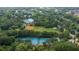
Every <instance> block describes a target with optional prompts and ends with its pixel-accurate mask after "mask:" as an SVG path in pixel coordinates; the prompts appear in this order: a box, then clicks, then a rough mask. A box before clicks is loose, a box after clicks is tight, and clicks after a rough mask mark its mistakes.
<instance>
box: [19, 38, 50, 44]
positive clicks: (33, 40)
mask: <svg viewBox="0 0 79 59" xmlns="http://www.w3.org/2000/svg"><path fill="white" fill-rule="evenodd" d="M48 39H49V38H38V37H19V38H18V40H22V41H31V43H32V44H33V45H37V44H39V45H41V44H43V43H46V44H47V43H48Z"/></svg>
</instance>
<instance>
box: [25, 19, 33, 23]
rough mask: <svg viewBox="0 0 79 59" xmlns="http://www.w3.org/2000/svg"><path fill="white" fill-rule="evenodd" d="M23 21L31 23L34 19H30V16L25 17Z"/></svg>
mask: <svg viewBox="0 0 79 59" xmlns="http://www.w3.org/2000/svg"><path fill="white" fill-rule="evenodd" d="M24 22H25V23H33V22H34V19H32V18H29V19H25V20H24Z"/></svg>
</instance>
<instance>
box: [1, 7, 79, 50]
mask: <svg viewBox="0 0 79 59" xmlns="http://www.w3.org/2000/svg"><path fill="white" fill-rule="evenodd" d="M78 10H79V8H64V7H63V8H59V7H58V8H55V7H53V8H45V7H43V8H40V7H39V8H34V7H33V8H28V7H27V8H20V7H17V8H15V7H13V8H11V7H10V8H6V7H5V8H0V51H79V14H78V13H79V12H78ZM29 18H32V19H33V20H34V22H33V23H29V24H31V26H32V30H27V29H26V27H27V26H28V24H27V23H25V22H24V20H25V19H26V20H27V19H29ZM17 37H38V38H39V37H43V38H49V40H48V43H47V44H46V43H45V42H43V44H42V45H39V44H38V45H33V44H32V42H30V41H20V40H17ZM76 39H77V40H76ZM72 41H74V42H72Z"/></svg>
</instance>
